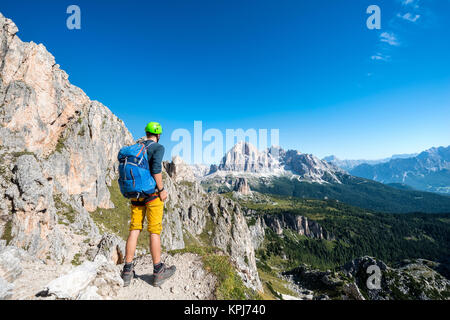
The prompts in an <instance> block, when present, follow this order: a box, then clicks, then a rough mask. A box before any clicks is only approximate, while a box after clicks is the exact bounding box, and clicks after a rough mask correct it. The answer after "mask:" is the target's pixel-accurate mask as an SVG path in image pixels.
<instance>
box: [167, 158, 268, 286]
mask: <svg viewBox="0 0 450 320" xmlns="http://www.w3.org/2000/svg"><path fill="white" fill-rule="evenodd" d="M179 166H180V167H181V168H185V166H186V164H184V163H182V162H181V159H180V160H179V161H177V162H172V163H170V164H169V163H165V164H164V168H165V170H167V168H169V172H171V173H170V174H171V175H172V176H170V175H169V174H167V172H166V171H164V172H163V174H164V176H163V178H164V187H165V189H166V190H167V191H168V193H169V199H168V200H167V202H166V207H165V213H164V217H163V226H164V227H163V231H162V234H161V241H162V244H163V246H164V247H165V248H166V249H168V250H172V249H180V248H184V247H185V245H186V244H185V242H184V237H196V238H199V237H201V238H203V239H207V241H208V245H212V246H215V247H218V248H220V249H222V250H223V251H225V252H226V253H228V254H229V255H230V257H231V259H232V261H233V262H234V264H235V266H236V269H237V271H238V273H239V275H240V276H241V277H242V279H243V281H244V284H246V285H247V286H248V287H251V288H253V289H258V290H260V289H261V288H262V286H261V281H260V279H259V276H258V272H257V269H256V259H255V252H254V246H253V242H252V237H251V234H250V230H249V228H248V225H247V222H246V220H245V217H244V214H243V212H242V209H241V207H240V206H239V205H238V204H237V203H236V202H234V201H233V200H231V199H228V198H224V197H222V196H220V195H218V194H214V193H207V192H205V191H204V189H203V188H202V187H201V185H200V184H199V183H198V182H197V181H195V180H194V181H191V180H190V177H191V176H190V174H187V175H181V177H187V179H188V180H184V179H183V178H180V175H178V182H175V180H174V178H175V177H177V175H176V174H174V173H176V172H180V170H178V167H179ZM183 170H184V169H183ZM183 235H184V237H183Z"/></svg>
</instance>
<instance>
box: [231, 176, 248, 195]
mask: <svg viewBox="0 0 450 320" xmlns="http://www.w3.org/2000/svg"><path fill="white" fill-rule="evenodd" d="M234 191H236V192H238V193H240V194H242V195H245V196H246V195H249V194H250V193H251V190H250V186H249V185H248V181H247V179H245V178H239V179H238V180H236V183H235V185H234Z"/></svg>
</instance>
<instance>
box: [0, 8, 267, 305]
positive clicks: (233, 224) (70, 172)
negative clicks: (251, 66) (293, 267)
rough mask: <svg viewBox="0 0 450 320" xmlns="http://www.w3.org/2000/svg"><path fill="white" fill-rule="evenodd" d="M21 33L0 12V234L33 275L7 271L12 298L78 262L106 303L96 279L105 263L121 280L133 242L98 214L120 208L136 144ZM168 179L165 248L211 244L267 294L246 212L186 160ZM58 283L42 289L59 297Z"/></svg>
mask: <svg viewBox="0 0 450 320" xmlns="http://www.w3.org/2000/svg"><path fill="white" fill-rule="evenodd" d="M17 32H18V28H17V27H16V25H15V24H14V22H12V21H11V20H10V19H7V18H5V17H3V15H1V14H0V40H1V42H0V43H1V47H0V49H1V50H0V59H1V60H0V63H1V65H0V124H1V126H0V141H1V147H0V159H1V161H0V198H1V199H2V201H1V202H0V235H1V238H2V239H4V240H2V242H1V245H2V246H3V247H6V248H15V249H14V250H16V249H17V250H21V251H20V252H23V254H24V255H26V257H27V259H22V266H21V268H22V269H23V270H29V272H28V273H25V274H28V275H22V276H19V275H17V276H14V277H11V276H10V271H8V273H7V274H6V273H5V274H0V277H1V286H0V288H1V289H0V291H1V292H2V295H3V297H10V296H13V297H18V296H21V297H23V296H26V297H28V298H29V297H30V295H29V294H19V292H15V289H14V283H19V284H20V282H21V278H27V279H32V280H33V281H34V282H35V283H40V284H41V286H42V285H44V284H42V283H41V281H40V279H39V278H36V277H34V276H33V274H35V275H39V274H40V273H41V272H45V271H46V270H49V269H52V268H53V269H54V272H55V274H57V275H61V274H64V273H67V272H69V273H70V272H75V274H76V273H77V272H78V271H80V270H79V269H78V271H74V270H72V269H76V268H78V267H75V268H74V267H73V265H78V264H80V263H81V265H83V264H84V267H83V268H81V271H80V272H81V273H82V274H83V272H84V273H86V272H87V273H89V274H90V275H91V276H90V277H89V279H91V282H89V283H87V286H86V287H84V288H83V290H84V289H86V290H87V291H85V292H84V294H86V295H87V296H89V295H90V296H92V297H97V296H96V295H95V294H94V293H95V292H97V294H98V292H100V291H102V290H100V287H98V286H97V285H95V281H96V280H95V279H97V278H99V277H100V279H103V280H105V279H106V278H105V276H104V275H102V274H103V272H101V271H99V270H102V268H103V267H105V266H106V268H109V269H108V270H109V271H108V272H109V273H110V274H111V277H112V274H113V273H114V274H115V275H116V276H117V274H118V269H117V267H114V268H113V267H111V266H117V265H120V263H121V262H122V260H123V255H124V240H123V239H120V238H118V237H117V236H115V235H108V234H102V233H103V231H102V232H100V229H99V226H98V225H96V223H94V221H93V219H92V217H91V213H92V212H94V211H96V210H100V212H101V210H102V209H104V210H110V209H113V208H114V207H115V206H116V205H115V204H114V203H113V202H112V201H111V194H110V189H111V188H112V187H114V184H115V180H116V179H117V165H118V164H117V161H116V157H117V153H118V150H119V149H120V148H121V147H122V146H124V145H128V144H131V143H134V139H133V137H132V135H131V134H130V133H129V131H128V129H127V128H126V127H125V125H124V123H123V122H122V121H121V120H120V119H118V118H117V117H116V116H115V115H114V114H113V113H112V112H111V111H110V110H109V109H108V108H107V107H105V106H104V105H102V104H101V103H99V102H97V101H91V100H90V99H89V98H88V97H87V96H86V95H85V93H84V92H83V91H82V90H81V89H79V88H77V87H75V86H73V85H71V84H70V82H69V81H68V75H67V74H66V73H65V72H64V71H63V70H61V69H60V67H59V65H57V64H56V63H55V59H54V57H53V56H52V55H51V54H50V53H49V52H48V51H47V50H46V49H45V47H44V45H42V44H39V45H38V44H35V43H33V42H30V43H26V42H22V41H21V40H20V39H19V38H18V36H17ZM163 174H164V178H165V185H166V188H167V190H168V191H169V194H170V199H169V200H168V202H167V204H166V211H165V215H164V222H163V223H164V231H163V235H162V239H163V246H164V248H165V250H173V249H182V248H185V246H186V238H189V239H191V240H192V239H194V240H195V239H197V240H196V241H198V243H201V240H202V239H203V240H205V239H207V240H208V245H211V246H214V247H217V248H220V249H221V250H222V251H223V252H225V253H226V254H228V255H229V256H230V259H231V261H232V263H233V265H234V266H235V268H236V270H237V272H238V274H239V275H240V276H241V277H242V280H243V282H244V284H245V285H246V286H247V287H249V288H252V289H255V290H259V289H261V283H260V280H259V277H258V273H257V270H256V262H255V257H254V248H253V246H252V241H251V236H250V233H249V230H248V226H247V224H246V220H245V218H244V216H243V212H242V209H241V208H240V206H239V205H238V204H237V203H235V202H234V201H232V200H231V199H227V198H224V197H221V196H219V195H217V194H207V193H206V192H204V191H203V189H202V188H201V187H200V185H199V184H198V183H197V182H195V181H194V180H193V179H194V174H193V172H192V170H191V169H190V168H189V166H187V165H185V164H184V163H182V161H180V159H173V162H171V163H165V164H164V173H163ZM123 214H129V209H127V210H126V212H125V211H123ZM124 228H127V226H124ZM101 229H102V230H104V228H103V227H102V228H101ZM203 242H204V241H203ZM8 250H9V249H8ZM99 257H105V259H106V261H107V263H105V262H104V259H103V258H99ZM95 259H97V260H95ZM99 259H100V260H99ZM31 261H32V262H31ZM80 267H81V266H80ZM111 268H112V269H111ZM71 270H72V271H71ZM94 270H97V271H98V272H97V276H95V277H93V275H94V273H95V272H94ZM99 274H100V275H101V276H99ZM41 278H42V279H48V280H49V281H50V280H54V279H49V278H48V277H41ZM113 278H114V277H113ZM63 279H64V278H63ZM114 279H115V280H114V281H112V283H116V284H117V283H118V279H117V277H115V278H114ZM116 280H117V281H116ZM98 281H100V282H102V281H101V280H98ZM107 282H108V281H107ZM119 282H120V281H119ZM53 285H54V283H53ZM53 285H49V287H46V288H47V289H48V290H47V289H46V290H43V291H44V292H45V291H47V292H48V293H49V295H50V296H58V295H57V294H56V293H52V292H53V291H51V288H52V287H54V286H53ZM55 286H56V287H58V286H57V285H55ZM93 286H96V287H97V289H99V291H98V290H97V291H96V290H94V288H92V287H93ZM17 287H18V288H19V286H17ZM33 287H34V288H36V287H35V286H33ZM36 289H37V288H36ZM17 290H19V289H17ZM40 290H42V288H40ZM83 290H80V291H79V292H78V294H81V293H83ZM19 291H20V292H23V290H22V289H20V290H19ZM55 292H56V291H55ZM180 292H181V291H180ZM117 293H118V292H117V291H116V290H112V291H111V293H105V292H103V293H100V296H102V297H103V298H105V297H114V295H116V294H117ZM63 296H64V295H62V296H61V297H63ZM87 296H86V297H87ZM208 296H209V295H208ZM63 298H64V299H67V298H70V299H77V298H79V297H78V295H77V296H75V294H70V295H67V296H64V297H63Z"/></svg>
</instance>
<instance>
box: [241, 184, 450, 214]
mask: <svg viewBox="0 0 450 320" xmlns="http://www.w3.org/2000/svg"><path fill="white" fill-rule="evenodd" d="M341 180H342V182H343V183H342V184H318V183H308V182H300V181H297V180H290V179H289V178H286V177H278V178H275V179H273V180H272V183H270V184H268V185H265V184H261V183H252V182H249V183H250V187H251V188H252V190H256V191H259V192H261V193H269V194H279V195H283V196H294V197H299V198H314V199H324V198H325V197H327V198H328V199H335V200H339V201H342V202H345V203H347V204H350V205H353V206H357V207H360V208H366V209H370V210H376V211H380V212H394V213H407V212H427V213H449V212H450V197H449V196H445V195H438V194H435V193H429V192H422V191H414V190H401V189H398V188H393V187H391V186H388V185H384V184H382V183H378V182H375V181H372V180H367V179H363V178H357V177H352V176H347V175H345V176H342V177H341Z"/></svg>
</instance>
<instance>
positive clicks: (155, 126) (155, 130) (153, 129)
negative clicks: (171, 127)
mask: <svg viewBox="0 0 450 320" xmlns="http://www.w3.org/2000/svg"><path fill="white" fill-rule="evenodd" d="M145 132H149V133H152V134H161V133H162V127H161V125H160V124H159V123H158V122H150V123H149V124H148V125H147V126H146V127H145Z"/></svg>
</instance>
